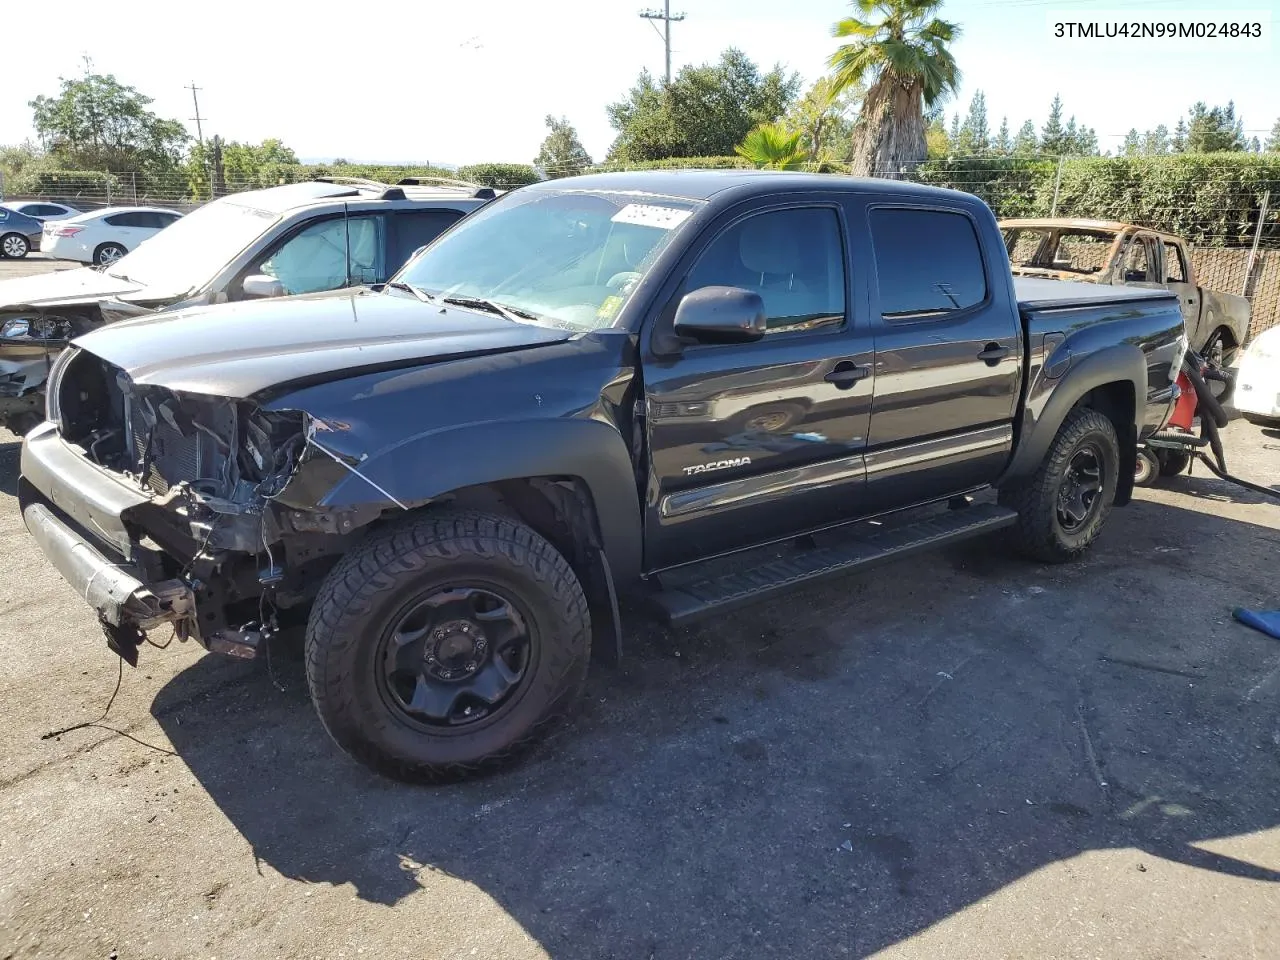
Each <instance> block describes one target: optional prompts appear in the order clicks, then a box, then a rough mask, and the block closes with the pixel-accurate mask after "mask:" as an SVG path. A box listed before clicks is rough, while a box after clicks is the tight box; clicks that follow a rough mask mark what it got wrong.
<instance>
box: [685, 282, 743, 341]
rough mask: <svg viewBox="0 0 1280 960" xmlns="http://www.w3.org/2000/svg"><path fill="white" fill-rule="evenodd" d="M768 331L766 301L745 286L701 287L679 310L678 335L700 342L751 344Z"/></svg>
mask: <svg viewBox="0 0 1280 960" xmlns="http://www.w3.org/2000/svg"><path fill="white" fill-rule="evenodd" d="M765 329H766V327H765V313H764V300H762V299H761V298H760V294H758V293H756V292H755V291H754V290H746V289H744V288H742V287H701V288H700V289H698V290H694V291H692V292H690V293H687V294H685V295H684V297H683V298H682V299H681V300H680V305H679V306H677V307H676V319H675V334H676V336H678V337H687V338H689V339H690V340H696V341H697V342H698V343H751V342H753V341H755V340H759V339H760V338H761V337H763V336H764V334H765Z"/></svg>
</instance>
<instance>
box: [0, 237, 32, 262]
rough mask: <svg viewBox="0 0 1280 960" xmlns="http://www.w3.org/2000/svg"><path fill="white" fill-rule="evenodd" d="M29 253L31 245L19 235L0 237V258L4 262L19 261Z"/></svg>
mask: <svg viewBox="0 0 1280 960" xmlns="http://www.w3.org/2000/svg"><path fill="white" fill-rule="evenodd" d="M30 252H31V244H30V243H29V242H27V238H26V237H24V236H23V235H22V234H20V233H6V234H5V235H4V236H3V237H0V256H3V257H4V258H5V259H6V260H21V259H22V258H23V257H25V256H26V255H27V254H28V253H30Z"/></svg>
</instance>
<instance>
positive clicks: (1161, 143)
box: [1142, 123, 1169, 157]
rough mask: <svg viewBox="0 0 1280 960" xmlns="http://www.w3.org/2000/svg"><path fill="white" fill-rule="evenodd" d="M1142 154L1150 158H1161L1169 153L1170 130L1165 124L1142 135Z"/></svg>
mask: <svg viewBox="0 0 1280 960" xmlns="http://www.w3.org/2000/svg"><path fill="white" fill-rule="evenodd" d="M1142 152H1143V153H1144V154H1145V155H1146V156H1149V157H1159V156H1163V155H1164V154H1166V153H1168V152H1169V128H1168V127H1166V126H1165V125H1164V124H1163V123H1162V124H1160V125H1159V126H1157V127H1156V128H1155V129H1154V130H1148V131H1147V132H1146V133H1144V134H1143V135H1142Z"/></svg>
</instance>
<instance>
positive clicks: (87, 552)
mask: <svg viewBox="0 0 1280 960" xmlns="http://www.w3.org/2000/svg"><path fill="white" fill-rule="evenodd" d="M22 520H23V523H25V524H26V525H27V530H28V532H30V534H31V536H32V537H34V538H35V541H36V543H38V544H39V545H40V549H41V550H42V551H43V552H44V555H45V556H46V557H48V558H49V562H50V563H52V564H53V565H54V566H55V567H56V568H57V569H58V572H59V573H60V574H62V576H63V578H64V579H65V580H66V581H67V583H69V584H71V586H72V588H74V589H75V591H76V592H77V593H78V594H80V596H81V597H83V598H84V600H85V601H86V602H87V603H88V604H89V606H90V607H92V608H93V609H94V610H95V611H96V612H97V614H98V619H99V620H100V621H101V623H102V628H103V631H104V632H105V633H106V635H107V646H109V647H110V648H111V649H112V650H114V651H115V652H116V653H118V654H119V655H120V656H121V657H123V658H124V659H125V660H126V661H128V662H129V664H130V665H131V666H135V667H136V666H137V665H138V646H139V644H140V643H141V642H142V640H143V639H145V634H146V631H148V630H153V629H155V628H156V627H159V626H161V625H162V624H165V623H175V624H176V623H178V622H181V621H183V620H187V619H189V618H191V617H193V616H194V615H195V593H194V592H193V591H192V589H191V587H190V586H189V585H187V584H186V583H184V582H183V581H181V580H178V579H173V580H165V581H162V582H160V583H155V584H146V583H143V582H142V579H141V577H142V572H141V571H140V570H138V568H137V567H135V566H134V565H133V564H130V563H125V562H120V561H114V560H110V559H108V558H107V557H106V556H104V555H103V554H102V552H101V551H100V550H98V549H97V548H96V547H95V546H94V545H93V544H92V543H90V542H89V541H88V540H87V539H86V538H85V537H83V536H81V535H80V534H79V533H78V532H76V530H75V529H74V528H73V527H72V526H70V525H69V524H67V523H65V522H63V520H62V519H61V518H59V516H58V515H57V514H56V513H54V511H53V510H51V509H50V508H49V507H47V506H45V505H44V504H42V503H31V504H28V505H27V506H26V507H25V508H24V509H23V511H22Z"/></svg>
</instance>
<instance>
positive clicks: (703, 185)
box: [521, 170, 974, 202]
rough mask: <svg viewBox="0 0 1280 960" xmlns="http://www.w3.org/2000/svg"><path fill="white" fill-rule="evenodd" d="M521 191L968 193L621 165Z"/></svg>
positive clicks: (687, 196)
mask: <svg viewBox="0 0 1280 960" xmlns="http://www.w3.org/2000/svg"><path fill="white" fill-rule="evenodd" d="M521 189H522V190H548V191H555V192H558V191H564V190H601V191H609V192H616V193H628V192H638V193H649V194H653V195H655V196H666V197H678V198H680V199H684V200H710V199H711V198H712V197H715V196H716V195H717V194H721V193H724V192H725V191H728V190H734V191H735V192H736V193H737V194H738V195H739V197H742V196H751V195H755V194H759V195H765V194H774V193H793V192H801V191H803V192H817V193H826V192H831V193H892V194H895V195H899V196H901V195H906V196H917V197H921V198H928V197H935V198H936V197H939V196H949V197H964V198H965V199H966V200H969V201H970V202H972V201H973V199H974V198H973V196H972V195H971V194H967V193H961V192H960V191H958V190H947V189H944V188H942V187H930V186H925V185H923V184H919V183H909V182H907V181H905V180H885V179H879V178H874V179H873V178H869V177H844V176H838V175H835V174H830V173H790V172H783V171H778V170H627V171H617V172H611V173H589V174H586V175H584V176H580V177H565V178H562V179H558V180H543V181H541V182H539V183H535V184H532V185H530V186H528V187H522V188H521Z"/></svg>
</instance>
